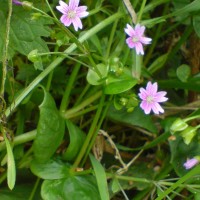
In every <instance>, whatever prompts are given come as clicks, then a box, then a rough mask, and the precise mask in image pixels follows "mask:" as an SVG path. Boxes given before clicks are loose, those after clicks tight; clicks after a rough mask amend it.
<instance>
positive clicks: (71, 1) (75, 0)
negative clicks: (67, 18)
mask: <svg viewBox="0 0 200 200" xmlns="http://www.w3.org/2000/svg"><path fill="white" fill-rule="evenodd" d="M78 4H79V0H69V7H70V9H75V8H76V7H78Z"/></svg>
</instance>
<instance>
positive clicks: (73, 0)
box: [56, 0, 89, 31]
mask: <svg viewBox="0 0 200 200" xmlns="http://www.w3.org/2000/svg"><path fill="white" fill-rule="evenodd" d="M59 4H60V6H56V8H57V9H58V10H59V11H60V12H61V13H62V14H63V15H62V17H61V18H60V21H61V22H62V23H63V24H64V25H65V26H70V25H71V24H73V26H74V29H75V30H76V31H78V28H80V29H82V28H83V25H82V22H81V20H80V18H82V17H86V16H87V15H88V14H89V13H88V12H87V11H86V10H87V6H78V5H79V0H69V5H67V4H66V3H65V2H63V1H59Z"/></svg>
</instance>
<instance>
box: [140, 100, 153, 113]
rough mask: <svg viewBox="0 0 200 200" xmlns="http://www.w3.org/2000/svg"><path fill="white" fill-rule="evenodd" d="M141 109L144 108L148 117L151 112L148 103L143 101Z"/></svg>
mask: <svg viewBox="0 0 200 200" xmlns="http://www.w3.org/2000/svg"><path fill="white" fill-rule="evenodd" d="M140 107H141V108H142V110H144V113H145V114H147V115H148V114H149V113H150V112H151V105H150V104H149V103H148V102H146V101H142V102H141V104H140Z"/></svg>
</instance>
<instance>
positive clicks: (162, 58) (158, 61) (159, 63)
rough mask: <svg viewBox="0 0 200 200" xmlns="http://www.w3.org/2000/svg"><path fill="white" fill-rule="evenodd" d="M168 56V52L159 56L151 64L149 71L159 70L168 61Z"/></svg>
mask: <svg viewBox="0 0 200 200" xmlns="http://www.w3.org/2000/svg"><path fill="white" fill-rule="evenodd" d="M167 58H168V53H166V54H163V55H161V56H159V57H158V58H157V59H155V60H154V62H153V63H152V64H151V65H150V66H149V68H148V71H149V72H150V73H151V74H153V73H155V72H156V71H157V70H159V69H161V68H162V67H163V66H164V64H165V63H166V61H167Z"/></svg>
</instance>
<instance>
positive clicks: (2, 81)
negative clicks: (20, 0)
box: [0, 0, 12, 97]
mask: <svg viewBox="0 0 200 200" xmlns="http://www.w3.org/2000/svg"><path fill="white" fill-rule="evenodd" d="M11 16H12V0H9V1H8V18H7V21H6V36H5V46H4V50H3V60H2V63H3V65H2V80H1V90H0V95H1V96H2V97H3V96H4V90H5V82H6V75H7V58H8V45H9V35H10V21H11Z"/></svg>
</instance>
